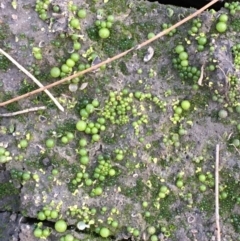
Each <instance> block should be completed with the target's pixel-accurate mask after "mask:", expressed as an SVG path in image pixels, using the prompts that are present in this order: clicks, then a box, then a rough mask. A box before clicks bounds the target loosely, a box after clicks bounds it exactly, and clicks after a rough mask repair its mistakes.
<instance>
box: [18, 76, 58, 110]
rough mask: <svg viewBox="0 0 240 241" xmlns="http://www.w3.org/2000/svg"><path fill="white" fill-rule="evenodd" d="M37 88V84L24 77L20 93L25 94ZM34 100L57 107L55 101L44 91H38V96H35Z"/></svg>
mask: <svg viewBox="0 0 240 241" xmlns="http://www.w3.org/2000/svg"><path fill="white" fill-rule="evenodd" d="M36 89H37V86H36V85H35V84H32V83H29V82H28V81H27V80H26V79H24V80H23V81H22V84H21V86H20V89H19V91H18V94H19V95H23V94H26V93H29V92H31V91H33V90H36ZM32 102H33V103H35V104H39V103H42V104H44V105H46V106H47V107H49V108H57V107H56V105H55V104H54V103H53V101H52V100H51V99H50V98H49V97H48V96H47V95H46V94H45V93H44V92H41V93H38V94H37V96H34V97H33V99H32Z"/></svg>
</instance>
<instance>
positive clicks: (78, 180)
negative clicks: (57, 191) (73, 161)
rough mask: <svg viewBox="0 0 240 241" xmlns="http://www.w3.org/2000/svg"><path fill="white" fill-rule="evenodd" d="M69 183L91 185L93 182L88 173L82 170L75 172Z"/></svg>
mask: <svg viewBox="0 0 240 241" xmlns="http://www.w3.org/2000/svg"><path fill="white" fill-rule="evenodd" d="M71 183H72V184H73V185H74V186H75V187H77V186H79V185H81V184H82V183H84V184H85V185H86V186H91V185H92V184H93V180H92V179H91V178H90V175H89V173H86V172H84V171H82V172H77V173H76V175H75V178H74V179H72V180H71Z"/></svg>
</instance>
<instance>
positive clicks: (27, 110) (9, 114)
mask: <svg viewBox="0 0 240 241" xmlns="http://www.w3.org/2000/svg"><path fill="white" fill-rule="evenodd" d="M46 109H47V107H46V106H40V107H33V108H29V109H26V110H20V111H16V112H12V113H4V114H0V117H11V116H15V115H21V114H25V113H29V112H33V111H38V110H46Z"/></svg>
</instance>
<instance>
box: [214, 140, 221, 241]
mask: <svg viewBox="0 0 240 241" xmlns="http://www.w3.org/2000/svg"><path fill="white" fill-rule="evenodd" d="M215 215H216V232H217V234H216V236H217V241H221V230H220V223H219V144H217V145H216V162H215Z"/></svg>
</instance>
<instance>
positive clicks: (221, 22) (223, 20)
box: [216, 14, 228, 33]
mask: <svg viewBox="0 0 240 241" xmlns="http://www.w3.org/2000/svg"><path fill="white" fill-rule="evenodd" d="M227 21H228V15H227V14H221V15H220V16H219V18H218V22H217V24H216V30H217V31H218V32H219V33H225V32H226V30H227Z"/></svg>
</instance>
